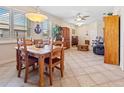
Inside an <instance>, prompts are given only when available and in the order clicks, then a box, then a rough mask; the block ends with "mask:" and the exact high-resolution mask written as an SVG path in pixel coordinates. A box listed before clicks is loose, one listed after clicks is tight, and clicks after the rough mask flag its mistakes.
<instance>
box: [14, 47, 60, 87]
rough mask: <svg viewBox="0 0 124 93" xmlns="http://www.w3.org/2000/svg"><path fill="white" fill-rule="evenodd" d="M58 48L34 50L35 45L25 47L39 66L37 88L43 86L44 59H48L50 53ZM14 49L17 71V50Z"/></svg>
mask: <svg viewBox="0 0 124 93" xmlns="http://www.w3.org/2000/svg"><path fill="white" fill-rule="evenodd" d="M57 47H58V46H53V45H45V46H44V47H43V48H36V46H35V45H31V46H27V51H28V52H29V53H30V54H31V55H32V56H34V57H37V58H38V64H39V86H41V87H43V86H44V84H45V83H44V59H45V58H47V57H50V53H51V51H52V49H55V48H57ZM15 48H16V60H17V69H18V62H19V60H18V55H17V52H18V50H17V49H18V48H17V47H15Z"/></svg>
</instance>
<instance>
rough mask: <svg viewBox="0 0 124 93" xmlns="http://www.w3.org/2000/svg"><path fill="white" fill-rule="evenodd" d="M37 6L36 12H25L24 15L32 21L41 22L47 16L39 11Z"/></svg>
mask: <svg viewBox="0 0 124 93" xmlns="http://www.w3.org/2000/svg"><path fill="white" fill-rule="evenodd" d="M38 9H39V8H38V7H37V12H36V13H26V14H25V16H26V17H27V18H28V19H29V20H31V21H33V22H43V21H44V20H46V19H48V17H47V16H46V15H43V14H41V13H40V10H39V11H38Z"/></svg>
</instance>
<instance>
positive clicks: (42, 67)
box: [39, 55, 44, 87]
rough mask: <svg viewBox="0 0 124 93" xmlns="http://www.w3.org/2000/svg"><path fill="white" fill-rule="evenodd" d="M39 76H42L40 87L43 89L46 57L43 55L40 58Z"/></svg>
mask: <svg viewBox="0 0 124 93" xmlns="http://www.w3.org/2000/svg"><path fill="white" fill-rule="evenodd" d="M39 74H40V79H39V86H40V87H43V86H44V56H43V55H41V56H40V58H39Z"/></svg>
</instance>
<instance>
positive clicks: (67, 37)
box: [62, 27, 70, 48]
mask: <svg viewBox="0 0 124 93" xmlns="http://www.w3.org/2000/svg"><path fill="white" fill-rule="evenodd" d="M62 36H63V37H64V47H66V48H70V29H69V28H68V27H62Z"/></svg>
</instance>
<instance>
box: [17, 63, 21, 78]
mask: <svg viewBox="0 0 124 93" xmlns="http://www.w3.org/2000/svg"><path fill="white" fill-rule="evenodd" d="M21 70H22V64H21V63H19V66H18V77H20V75H21Z"/></svg>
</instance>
